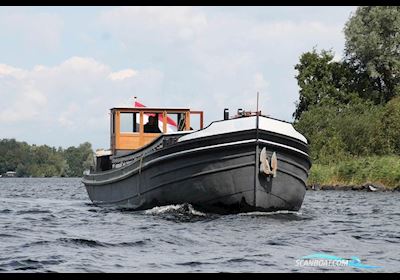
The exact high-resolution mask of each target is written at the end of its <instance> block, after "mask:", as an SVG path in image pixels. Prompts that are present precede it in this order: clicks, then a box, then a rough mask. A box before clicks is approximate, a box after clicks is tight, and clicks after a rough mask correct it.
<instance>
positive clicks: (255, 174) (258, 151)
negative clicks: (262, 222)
mask: <svg viewBox="0 0 400 280" xmlns="http://www.w3.org/2000/svg"><path fill="white" fill-rule="evenodd" d="M258 99H259V92H258V91H257V112H256V154H255V159H254V161H255V162H254V189H253V206H256V205H257V198H256V193H257V175H258V162H259V161H260V157H259V156H260V155H259V154H260V148H259V147H258V138H259V135H258V127H259V114H258Z"/></svg>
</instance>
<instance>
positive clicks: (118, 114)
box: [110, 107, 203, 155]
mask: <svg viewBox="0 0 400 280" xmlns="http://www.w3.org/2000/svg"><path fill="white" fill-rule="evenodd" d="M151 119H152V120H151ZM195 119H198V122H196V120H195ZM152 121H153V123H152ZM149 125H152V126H153V129H152V130H149V129H148V127H149ZM193 127H195V128H193ZM202 128H203V112H202V111H191V110H190V109H178V108H146V107H135V108H112V109H111V113H110V135H111V139H110V140H111V141H110V142H111V152H112V154H113V155H117V154H123V153H126V152H131V151H134V150H137V149H140V148H141V147H143V146H145V145H146V144H148V143H150V142H152V141H153V140H154V139H155V138H158V137H159V136H160V135H162V134H173V133H179V132H182V131H190V130H193V129H202Z"/></svg>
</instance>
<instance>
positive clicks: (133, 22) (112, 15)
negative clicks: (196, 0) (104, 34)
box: [100, 6, 207, 44]
mask: <svg viewBox="0 0 400 280" xmlns="http://www.w3.org/2000/svg"><path fill="white" fill-rule="evenodd" d="M100 23H101V24H103V25H104V26H105V27H106V28H108V29H109V30H110V31H111V32H113V33H114V34H116V35H117V36H118V37H119V38H120V39H121V40H122V41H123V42H124V43H125V44H126V42H132V41H142V40H146V41H161V42H164V43H170V42H172V41H174V40H190V39H192V38H193V37H195V36H196V35H197V34H199V33H200V32H202V30H204V29H205V28H206V27H207V17H206V16H205V15H204V14H203V13H200V12H196V11H194V10H193V9H192V8H191V7H176V6H175V7H156V6H154V7H143V6H133V7H118V8H113V9H111V10H110V11H105V12H103V13H102V14H101V15H100Z"/></svg>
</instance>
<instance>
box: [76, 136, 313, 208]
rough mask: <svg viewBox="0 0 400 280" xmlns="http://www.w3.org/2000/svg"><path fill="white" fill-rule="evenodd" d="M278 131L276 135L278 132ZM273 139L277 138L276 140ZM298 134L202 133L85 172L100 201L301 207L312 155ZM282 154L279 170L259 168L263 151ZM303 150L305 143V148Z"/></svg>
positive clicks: (146, 205)
mask: <svg viewBox="0 0 400 280" xmlns="http://www.w3.org/2000/svg"><path fill="white" fill-rule="evenodd" d="M274 137H275V138H274ZM271 139H272V140H274V141H271ZM287 141H292V142H293V141H294V142H296V141H295V140H294V139H289V140H288V139H279V136H277V135H270V134H268V133H261V134H260V135H258V138H257V135H256V130H249V131H244V132H243V131H242V132H240V133H231V134H229V135H219V136H212V137H203V139H196V140H191V141H185V142H183V143H178V144H176V145H173V146H170V147H166V148H163V149H160V150H158V151H153V152H151V153H150V154H148V155H143V156H141V157H140V158H138V159H136V160H134V161H132V162H130V163H129V164H127V165H125V166H122V167H119V168H116V169H112V170H108V171H105V172H101V173H98V174H96V173H94V174H89V175H86V176H85V177H84V179H83V183H84V184H85V187H86V189H87V192H88V195H89V197H90V199H91V200H92V202H93V203H94V204H96V205H102V206H113V207H119V208H129V209H134V210H143V209H149V208H152V207H155V206H162V205H170V204H181V203H190V204H192V205H193V206H195V207H196V208H197V209H199V210H203V211H207V212H215V213H238V212H249V211H276V210H291V211H297V210H299V209H300V207H301V205H302V202H303V199H304V195H305V191H306V186H305V184H306V183H305V182H306V179H307V176H308V170H309V168H310V166H311V163H310V161H309V158H308V156H307V154H306V153H305V152H302V151H301V150H300V149H297V148H295V149H293V148H292V147H293V146H296V145H297V146H298V145H300V144H301V143H299V142H298V143H297V144H296V145H294V143H287ZM264 147H265V148H266V151H267V155H268V157H269V158H271V156H272V153H273V152H275V153H276V155H277V162H278V168H277V172H276V176H275V177H273V176H268V175H266V174H264V173H263V172H261V171H260V167H259V166H260V162H259V154H260V151H261V149H262V148H264ZM303 150H304V149H303Z"/></svg>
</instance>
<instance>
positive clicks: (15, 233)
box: [0, 178, 400, 272]
mask: <svg viewBox="0 0 400 280" xmlns="http://www.w3.org/2000/svg"><path fill="white" fill-rule="evenodd" d="M399 198H400V193H398V192H396V193H389V192H387V193H383V192H382V193H370V192H357V191H307V193H306V197H305V200H304V203H303V206H302V208H301V209H300V211H299V212H277V213H268V214H263V213H250V214H235V215H215V214H209V213H202V212H198V211H196V210H195V209H193V208H192V206H191V205H171V206H165V207H159V208H153V209H151V210H146V211H136V212H134V211H120V210H115V209H114V210H113V209H104V208H100V207H96V206H94V205H92V204H91V203H90V200H89V198H88V196H87V193H86V190H85V188H84V186H83V184H82V183H81V182H80V179H77V178H74V179H71V178H70V179H64V178H48V179H33V178H29V179H23V178H1V179H0V252H1V254H0V272H321V271H328V272H400V203H399ZM315 253H320V254H329V255H335V256H338V257H342V258H345V259H349V258H351V257H353V256H355V257H358V258H359V259H360V261H361V263H362V264H365V265H373V266H380V268H374V269H366V268H355V267H352V266H324V265H319V266H304V265H299V260H300V259H301V258H302V257H304V256H306V255H310V254H315Z"/></svg>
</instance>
